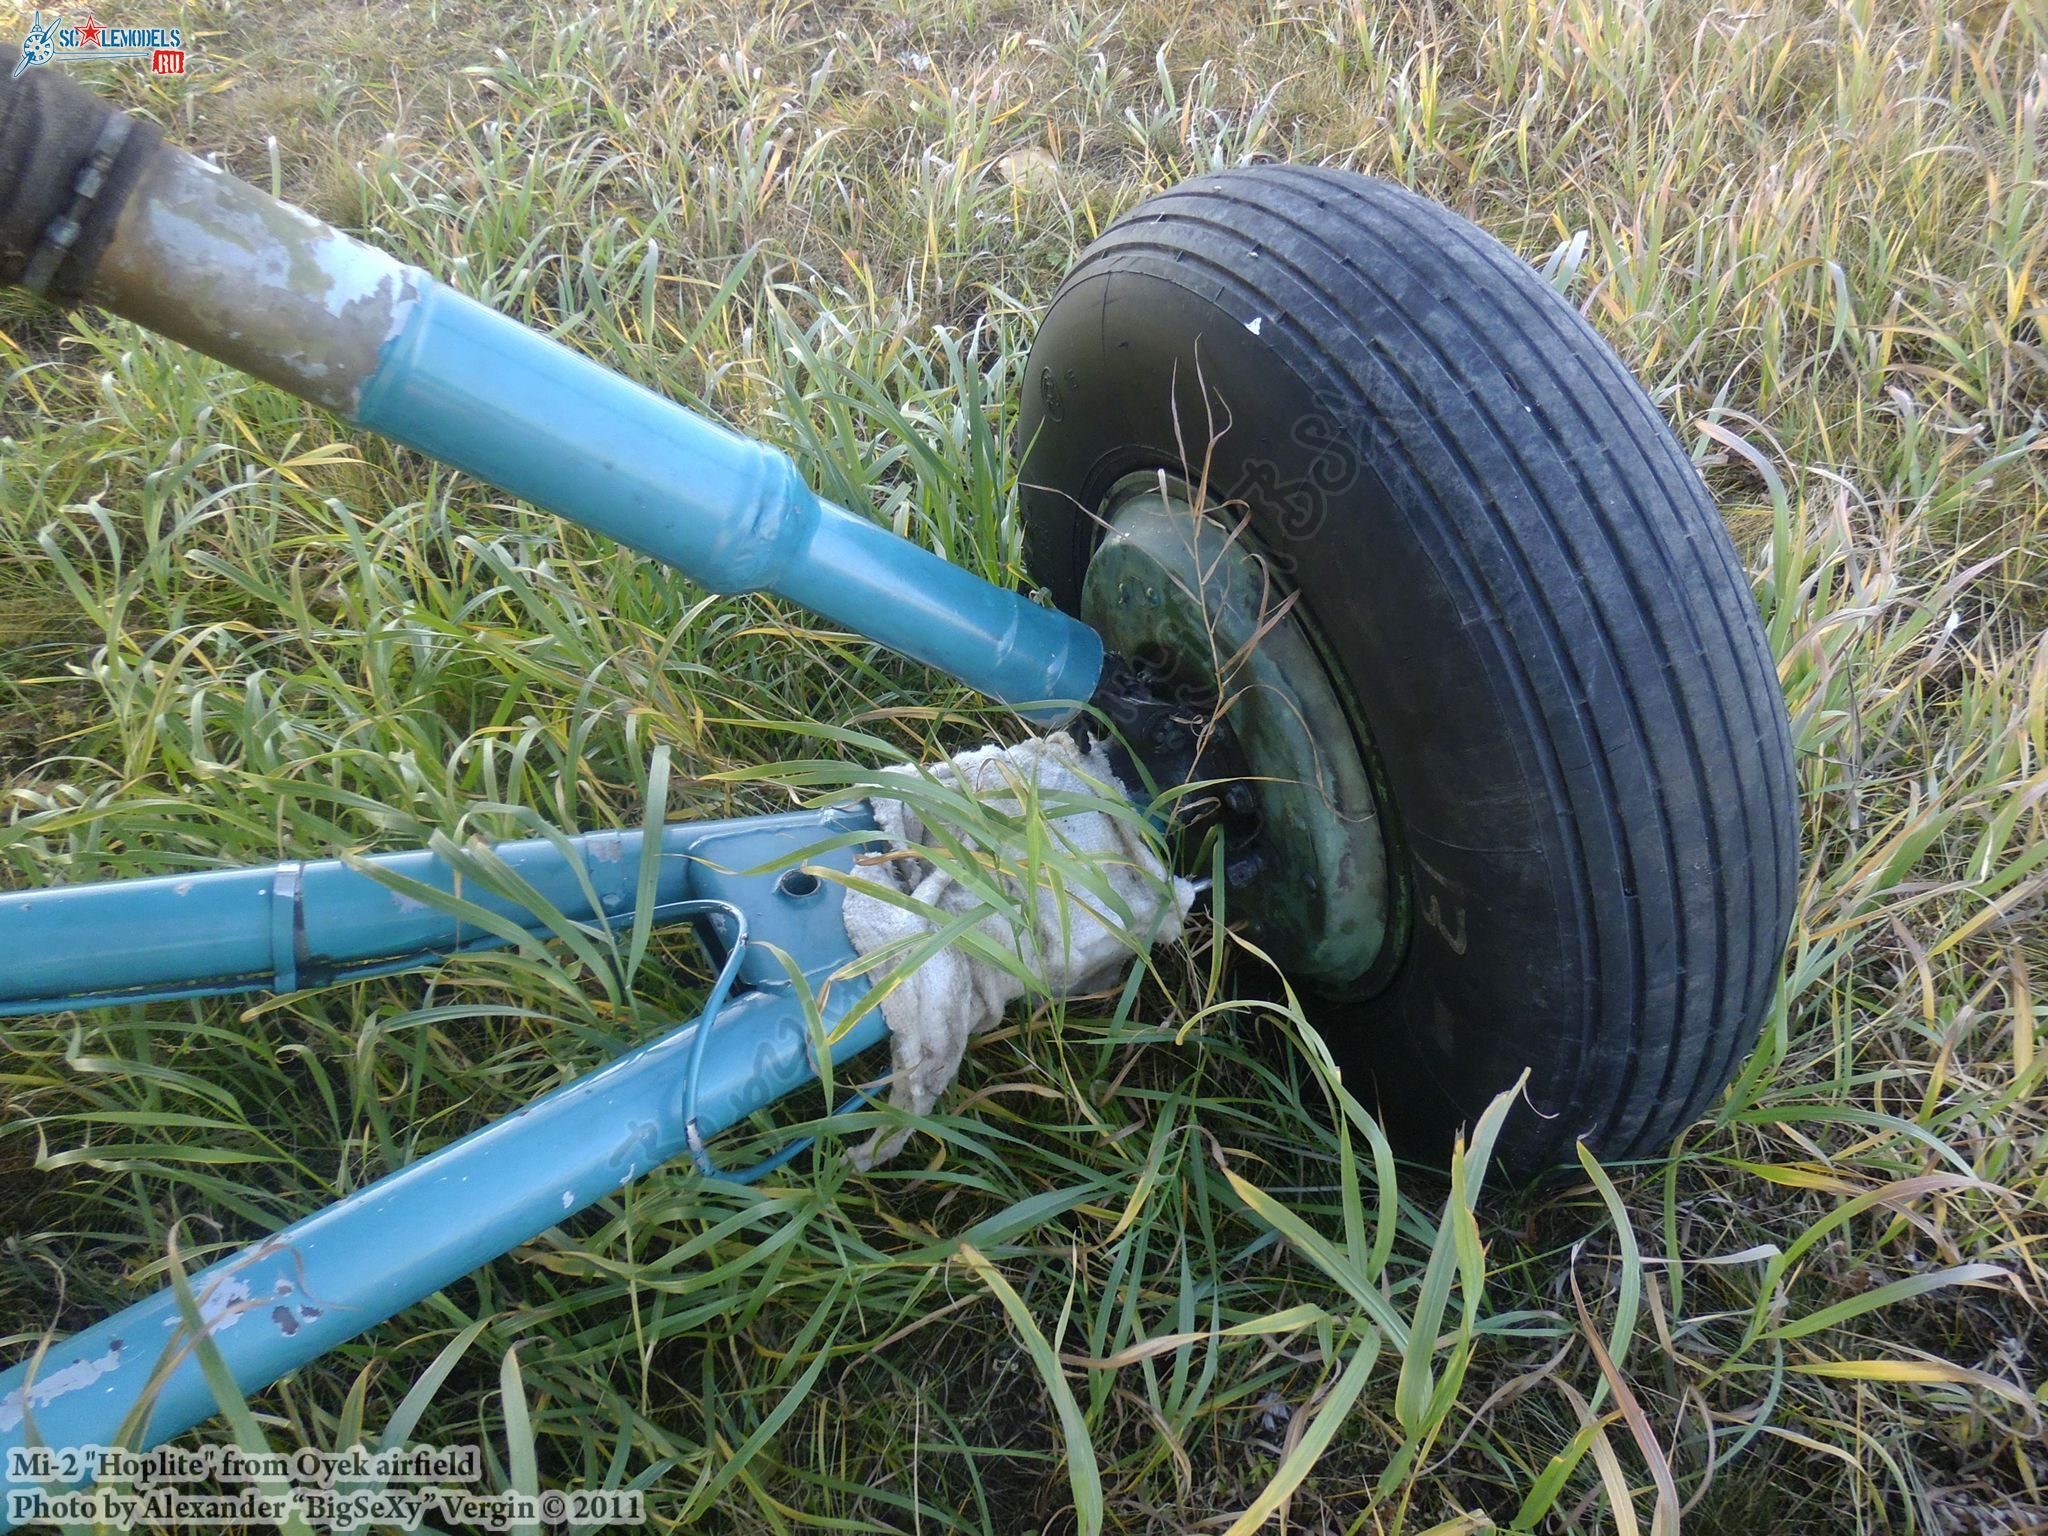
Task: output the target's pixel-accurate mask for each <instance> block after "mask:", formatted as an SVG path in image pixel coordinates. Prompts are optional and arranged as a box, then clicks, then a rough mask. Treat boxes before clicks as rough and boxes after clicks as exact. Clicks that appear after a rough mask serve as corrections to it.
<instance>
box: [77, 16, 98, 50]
mask: <svg viewBox="0 0 2048 1536" xmlns="http://www.w3.org/2000/svg"><path fill="white" fill-rule="evenodd" d="M99 45H100V24H99V23H98V22H96V21H94V20H93V19H92V13H91V12H89V11H88V12H87V13H86V17H85V25H84V26H82V27H80V28H79V29H78V46H79V47H81V48H97V47H99Z"/></svg>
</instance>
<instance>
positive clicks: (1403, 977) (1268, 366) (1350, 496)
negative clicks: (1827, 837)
mask: <svg viewBox="0 0 2048 1536" xmlns="http://www.w3.org/2000/svg"><path fill="white" fill-rule="evenodd" d="M1019 443H1020V447H1021V448H1022V450H1023V467H1022V479H1023V482H1024V490H1023V493H1022V501H1023V509H1024V516H1025V539H1026V555H1027V560H1028V562H1029V564H1030V567H1031V569H1032V570H1033V572H1034V573H1035V574H1036V576H1037V578H1038V579H1039V580H1041V581H1042V582H1044V583H1045V584H1046V585H1047V586H1048V587H1049V589H1050V591H1051V593H1052V595H1053V597H1054V599H1055V600H1056V601H1057V602H1058V603H1059V604H1060V606H1062V607H1063V608H1066V609H1067V610H1068V611H1070V612H1073V611H1076V610H1077V607H1078V604H1079V601H1080V596H1081V582H1082V576H1083V573H1084V572H1085V570H1086V568H1087V564H1088V559H1089V556H1090V553H1091V551H1092V549H1093V548H1094V546H1095V543H1096V541H1097V539H1098V538H1099V526H1098V522H1097V520H1096V518H1095V517H1094V515H1093V514H1094V509H1096V508H1098V507H1099V506H1100V505H1101V503H1102V500H1103V497H1104V494H1105V493H1106V492H1107V491H1108V490H1109V488H1110V486H1111V485H1113V484H1114V483H1115V482H1116V481H1117V480H1119V479H1120V478H1122V477H1123V476H1124V475H1126V474H1128V473H1131V472H1133V471H1135V470H1139V469H1148V468H1162V467H1163V468H1166V469H1168V470H1169V471H1172V472H1175V473H1183V472H1185V474H1186V478H1187V479H1188V480H1189V481H1190V482H1191V483H1192V482H1193V481H1194V480H1195V479H1196V478H1197V477H1198V476H1199V474H1200V473H1201V472H1202V469H1203V460H1204V458H1205V456H1206V459H1207V463H1206V474H1207V490H1206V496H1205V501H1206V504H1208V505H1210V506H1217V505H1221V504H1222V503H1225V502H1238V503H1242V505H1243V508H1247V509H1249V514H1250V517H1251V520H1252V527H1253V529H1254V531H1255V532H1256V533H1257V534H1258V536H1259V537H1260V538H1261V539H1262V540H1263V542H1264V544H1265V546H1266V548H1267V549H1268V550H1269V551H1270V552H1271V555H1272V558H1273V563H1274V565H1275V566H1276V568H1277V569H1278V571H1279V573H1280V575H1281V577H1282V579H1283V580H1284V581H1286V582H1288V583H1290V584H1291V585H1292V586H1293V587H1294V588H1295V589H1296V590H1297V591H1298V593H1299V594H1300V597H1301V600H1302V602H1303V603H1304V604H1305V606H1306V608H1307V611H1308V614H1309V616H1310V619H1311V621H1312V623H1313V625H1314V626H1315V628H1316V629H1317V630H1318V632H1319V633H1320V636H1321V638H1322V640H1323V643H1324V645H1325V648H1326V650H1327V651H1328V652H1329V653H1330V654H1331V656H1332V660H1333V665H1334V667H1335V668H1336V669H1337V670H1339V671H1340V672H1341V674H1342V682H1343V683H1344V684H1345V685H1347V686H1348V688H1349V690H1350V694H1351V698H1352V700H1353V701H1354V703H1355V704H1356V706H1357V709H1358V711H1359V713H1360V714H1362V716H1363V721H1364V725H1365V727H1366V730H1367V733H1368V734H1369V736H1370V740H1371V743H1372V747H1373V750H1374V751H1375V753H1376V754H1377V757H1378V759H1379V769H1380V774H1381V783H1382V786H1383V790H1384V795H1385V798H1386V801H1387V804H1386V805H1384V806H1383V807H1382V809H1383V811H1384V812H1385V813H1386V814H1387V815H1388V816H1389V817H1390V818H1391V822H1392V830H1393V833H1394V836H1393V844H1394V847H1393V850H1392V851H1393V853H1394V856H1395V859H1396V861H1397V870H1396V877H1397V879H1399V880H1400V881H1402V882H1404V883H1405V889H1406V891H1407V892H1408V896H1409V899H1410V903H1411V910H1412V913H1413V920H1412V921H1411V922H1409V923H1408V924H1407V925H1406V926H1407V934H1406V938H1405V942H1404V944H1403V947H1402V948H1401V950H1400V952H1399V953H1398V955H1396V956H1395V957H1394V958H1393V961H1392V963H1391V969H1390V970H1389V969H1387V968H1386V967H1384V966H1375V968H1374V971H1373V973H1372V974H1371V976H1370V977H1365V978H1359V979H1358V980H1357V981H1355V982H1353V983H1351V984H1348V985H1344V986H1338V987H1333V988H1328V989H1326V990H1325V992H1324V993H1323V994H1322V995H1320V996H1319V997H1318V998H1317V999H1316V1001H1315V1010H1316V1011H1315V1015H1314V1017H1315V1021H1316V1023H1317V1025H1318V1027H1319V1029H1320V1030H1321V1031H1322V1032H1323V1034H1324V1035H1325V1038H1326V1039H1327V1040H1328V1042H1329V1044H1330V1045H1331V1047H1332V1050H1333V1052H1334V1053H1335V1054H1336V1056H1337V1058H1338V1060H1339V1063H1340V1065H1342V1066H1343V1067H1344V1070H1345V1075H1346V1081H1347V1083H1350V1084H1351V1085H1352V1086H1353V1087H1354V1091H1356V1090H1357V1089H1359V1087H1360V1086H1361V1085H1363V1087H1364V1090H1365V1091H1364V1093H1362V1095H1361V1096H1362V1097H1364V1098H1365V1101H1366V1102H1367V1103H1368V1104H1372V1103H1374V1102H1375V1100H1376V1101H1377V1104H1378V1107H1379V1111H1380V1113H1381V1115H1382V1117H1383V1119H1384V1121H1385V1123H1387V1125H1388V1127H1389V1129H1390V1130H1391V1131H1392V1132H1393V1133H1394V1134H1395V1135H1396V1137H1397V1141H1398V1144H1400V1145H1401V1146H1402V1147H1403V1149H1404V1150H1405V1151H1407V1152H1408V1153H1410V1154H1412V1155H1418V1156H1423V1157H1427V1158H1430V1159H1432V1160H1435V1161H1438V1162H1441V1161H1442V1159H1443V1157H1444V1156H1445V1155H1446V1153H1447V1151H1448V1149H1449V1146H1450V1141H1451V1133H1452V1131H1453V1130H1454V1129H1455V1128H1456V1127H1459V1126H1461V1125H1469V1124H1470V1123H1471V1121H1472V1120H1473V1118H1474V1117H1475V1116H1476V1115H1477V1114H1478V1112H1479V1111H1480V1110H1482V1109H1483V1108H1484V1107H1485V1106H1486V1104H1487V1103H1488V1102H1489V1100H1490V1099H1491V1098H1492V1097H1493V1096H1494V1095H1495V1094H1496V1093H1497V1092H1499V1091H1500V1090H1501V1089H1503V1088H1506V1087H1508V1086H1509V1085H1511V1084H1512V1083H1513V1082H1514V1081H1515V1079H1516V1078H1517V1077H1518V1076H1519V1075H1520V1074H1521V1073H1522V1071H1523V1070H1524V1069H1525V1068H1527V1069H1528V1070H1529V1071H1530V1073H1531V1078H1530V1088H1529V1096H1530V1103H1531V1106H1533V1110H1534V1111H1535V1112H1532V1111H1531V1108H1529V1107H1524V1108H1518V1109H1517V1110H1516V1111H1515V1113H1514V1114H1513V1115H1512V1116H1511V1117H1510V1119H1509V1122H1508V1125H1507V1128H1506V1130H1505V1132H1504V1134H1503V1137H1502V1141H1501V1143H1500V1152H1499V1155H1500V1157H1501V1159H1502V1161H1503V1162H1504V1163H1505V1164H1506V1165H1507V1166H1508V1167H1509V1168H1510V1169H1512V1170H1515V1171H1518V1172H1520V1173H1524V1174H1530V1173H1535V1172H1539V1171H1541V1170H1544V1169H1547V1168H1552V1167H1556V1166H1559V1165H1562V1164H1565V1163H1568V1162H1569V1161H1571V1160H1572V1158H1573V1156H1574V1152H1573V1143H1574V1141H1575V1140H1576V1139H1578V1138H1581V1137H1583V1138H1584V1139H1585V1140H1586V1141H1587V1142H1588V1143H1589V1144H1590V1145H1591V1146H1592V1147H1593V1149H1594V1150H1595V1151H1596V1152H1597V1153H1598V1154H1600V1155H1601V1156H1602V1157H1605V1158H1630V1157H1638V1156H1646V1155H1653V1154H1657V1153H1660V1152H1662V1151H1663V1150H1665V1149H1667V1148H1668V1147H1669V1146H1670V1144H1671V1143H1672V1141H1673V1140H1674V1139H1675V1138H1676V1137H1677V1135H1678V1134H1679V1132H1680V1131H1681V1130H1683V1129H1684V1127H1685V1126H1687V1125H1688V1124H1690V1123H1691V1122H1692V1121H1694V1120H1696V1119H1698V1118H1699V1117H1700V1116H1701V1115H1702V1114H1703V1113H1705V1112H1706V1111H1707V1110H1708V1109H1709V1108H1710V1107H1711V1105H1712V1104H1713V1102H1714V1101H1715V1099H1716V1097H1717V1096H1718V1095H1719V1094H1720V1093H1721V1091H1722V1090H1723V1089H1724V1088H1725V1086H1726V1085H1727V1083H1728V1082H1729V1080H1730V1078H1731V1077H1732V1076H1733V1074H1734V1072H1735V1069H1736V1067H1737V1066H1738V1065H1739V1064H1740V1062H1741V1061H1742V1059H1743V1058H1744V1057H1745V1056H1746V1055H1747V1053H1748V1051H1749V1050H1750V1048H1751V1047H1752V1046H1753V1045H1754V1042H1755V1039H1756V1034H1757V1029H1758V1025H1759V1022H1760V1020H1761V1018H1762V1016H1763V1014H1764V1011H1765V1009H1766V1008H1767V1006H1768V1005H1769V1003H1770V1000H1771V997H1772V994H1773V990H1774V987H1775V984H1776V981H1777V977H1778V973H1779V967H1780V961H1781V959H1782V955H1783V950H1784V943H1785V936H1786V932H1787V929H1788V927H1789V924H1790V921H1791V915H1792V903H1793V895H1794V885H1795V880H1796V877H1797V871H1798V835H1797V827H1796V823H1795V809H1796V806H1795V795H1796V791H1795V785H1794V779H1793V767H1792V756H1791V742H1790V733H1789V730H1788V726H1787V722H1786V718H1785V706H1784V700H1783V696H1782V694H1781V693H1780V691H1779V688H1778V684H1777V674H1776V670H1775V668H1774V667H1773V665H1772V659H1771V654H1770V650H1769V647H1768V644H1767V643H1766V640H1765V637H1764V634H1763V630H1762V626H1761V624H1760V623H1759V620H1758V616H1757V612H1756V609H1755V606H1754V604H1753V602H1752V599H1751V597H1750V593H1749V588H1748V584H1747V581H1746V579H1745V577H1744V575H1743V571H1742V568H1741V566H1740V564H1739V562H1738V560H1737V559H1736V555H1735V551H1734V549H1733V548H1732V547H1731V545H1730V543H1729V541H1728V536H1727V533H1726V531H1725V529H1724V528H1723V527H1722V524H1721V521H1720V518H1719V516H1718V515H1717V513H1716V511H1715V508H1714V505H1713V503H1712V501H1711V500H1710V499H1709V497H1708V495H1707V492H1706V488H1705V486H1704V485H1703V484H1702V483H1701V481H1700V478H1699V475H1698V474H1697V473H1696V472H1695V470H1694V469H1693V466H1692V464H1691V462H1690V461H1689V460H1688V458H1687V457H1686V454H1685V452H1684V451H1683V449H1682V448H1681V447H1680V446H1679V444H1678V442H1677V441H1676V439H1675V438H1674V437H1673V436H1672V434H1671V431H1670V429H1669V428H1668V427H1667V426H1666V425H1665V423H1664V421H1663V420H1662V418H1661V417H1660V416H1659V415H1658V413H1657V411H1656V409H1655V407H1654V406H1653V405H1652V403H1651V402H1650V400H1649V399H1648V398H1647V396H1645V394H1644V393H1643V391H1642V390H1641V388H1640V387H1639V386H1638V385H1637V384H1636V382H1635V381H1634V379H1633V378H1631V377H1630V375H1629V374H1628V372H1627V370H1626V369H1625V368H1624V367H1623V366H1622V364H1621V363H1620V361H1619V360H1618V359H1617V358H1616V357H1615V355H1614V353H1613V352H1612V351H1611V350H1610V349H1609V348H1608V347H1607V346H1606V344H1605V343H1603V342H1602V341H1601V340H1600V338H1599V337H1598V336H1597V335H1595V333H1594V332H1593V330H1592V329H1591V327H1589V326H1588V325H1587V324H1586V323H1585V321H1584V320H1583V319H1582V318H1581V317H1580V316H1579V315H1578V313H1577V312H1576V311H1575V310H1573V309H1572V308H1571V306H1570V305H1568V304H1567V303H1565V302H1564V301H1563V300H1562V299H1561V298H1560V297H1559V295H1558V294H1557V293H1556V292H1555V291H1554V290H1553V289H1552V288H1551V287H1550V286H1549V284H1547V283H1546V282H1545V281H1544V280H1543V279H1542V278H1541V277H1540V276H1539V275H1538V274H1537V273H1536V272H1534V271H1533V270H1532V269H1531V268H1530V267H1529V266H1528V265H1526V264H1525V263H1523V262H1521V261H1519V260H1517V259H1516V258H1515V257H1514V256H1513V255H1512V254H1511V253H1510V252H1508V251H1507V250H1506V249H1505V248H1504V247H1502V246H1501V245H1500V244H1498V243H1497V242H1496V241H1494V240H1493V239H1492V238H1490V237H1489V236H1488V235H1486V234H1485V233H1483V232H1482V231H1481V230H1479V229H1478V228H1476V227H1475V226H1473V225H1472V224H1470V223H1467V222H1466V221H1465V220H1463V219H1461V218H1459V217H1457V216H1456V215H1454V214H1452V213H1450V212H1449V211H1448V210H1446V209H1443V208H1441V207H1438V206H1437V205H1435V204H1433V203H1430V202H1428V201H1426V200H1424V199H1422V198H1420V197H1417V196H1415V195H1413V194H1411V193H1409V192H1406V191H1404V190H1402V189H1401V188H1398V187H1395V186H1392V185H1389V184H1387V183H1384V182H1379V181H1373V180H1369V179H1367V178H1364V177H1360V176H1356V175H1351V174H1347V173H1342V172H1336V171H1330V170H1318V169H1308V168H1305V167H1294V166H1279V165H1269V166H1259V167H1256V168H1251V169H1246V170H1238V171H1230V172H1225V173H1223V174H1220V175H1213V176H1205V177H1201V178H1199V179H1196V180H1193V181H1189V182H1187V183H1185V184H1183V185H1181V186H1178V187H1175V188H1173V189H1172V190H1170V191H1168V192H1166V193H1164V194H1162V195H1160V196H1158V197H1155V198H1153V199H1151V200H1150V201H1148V202H1146V203H1144V204H1143V205H1141V206H1140V207H1139V208H1137V209H1136V210H1135V211H1133V212H1132V213H1130V214H1129V215H1128V216H1126V217H1125V218H1123V219H1122V220H1120V221H1119V222H1118V223H1116V224H1115V225H1114V226H1112V228H1111V229H1110V230H1109V231H1108V232H1107V233H1106V234H1104V235H1103V237H1102V238H1101V239H1100V240H1099V241H1097V242H1096V243H1095V244H1094V245H1093V246H1091V247H1090V248H1089V249H1088V250H1087V251H1086V252H1085V253H1084V254H1083V256H1082V257H1081V260H1080V261H1079V263H1078V264H1077V265H1076V266H1075V267H1074V269H1073V271H1072V272H1071V273H1070V274H1069V275H1068V277H1067V279H1066V281H1065V282H1064V283H1063V284H1062V285H1061V287H1060V289H1059V292H1058V294H1057V296H1056V297H1055V298H1054V301H1053V304H1052V307H1051V310H1050V312H1049V313H1048V314H1047V316H1046V318H1045V321H1044V323H1043V325H1042V326H1041V328H1040V330H1039V332H1038V335H1037V338H1036V341H1035V342H1034V345H1033V348H1032V353H1031V360H1030V365H1029V370H1028V373H1027V380H1026V386H1025V390H1024V401H1023V406H1022V415H1021V422H1020V428H1019Z"/></svg>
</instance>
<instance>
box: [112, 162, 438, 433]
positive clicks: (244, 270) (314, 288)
mask: <svg viewBox="0 0 2048 1536" xmlns="http://www.w3.org/2000/svg"><path fill="white" fill-rule="evenodd" d="M430 281H431V279H429V278H428V277H427V276H426V274H425V273H423V272H421V271H419V270H418V269H417V268H414V267H409V266H407V265H406V264H405V263H403V262H401V261H398V260H397V259H395V258H393V257H391V256H387V255H386V254H384V252H382V251H379V250H376V249H374V248H372V247H370V246H367V245H365V244H363V243H362V242H361V241H360V240H355V239H351V238H350V237H349V236H347V235H344V234H342V233H341V232H340V231H339V230H336V229H332V228H330V227H329V226H327V225H325V224H323V223H321V222H320V221H319V220H318V219H316V218H314V217H313V216H312V215H311V214H309V213H305V212H303V211H301V210H300V209H297V208H294V207H292V206H290V205H289V204H287V203H282V202H279V201H278V200H277V199H276V198H274V197H270V196H268V195H267V194H265V193H263V192H260V191H258V190H257V189H256V188H254V187H252V186H250V185H249V184H248V183H246V182H244V181H241V180H239V179H237V178H236V177H233V176H230V175H227V174H226V173H225V172H223V171H221V170H220V169H219V168H218V167H216V166H213V165H209V164H208V163H207V162H206V161H204V160H201V159H200V158H198V157H197V156H196V155H191V154H187V153H186V152H185V151H183V150H179V149H170V148H166V149H163V150H162V151H160V152H159V153H158V155H157V158H156V160H155V162H154V164H153V165H152V167H151V169H150V171H149V175H148V180H147V181H146V182H145V183H144V185H143V186H142V187H141V188H140V189H138V192H137V194H136V195H135V196H132V197H131V198H129V200H128V202H127V204H126V206H125V207H124V208H123V210H122V213H121V220H120V224H119V225H118V226H117V229H116V232H115V237H114V239H113V240H112V241H111V242H109V244H108V246H107V249H106V252H105V253H104V255H103V256H102V257H101V258H100V265H99V269H98V272H97V273H96V275H95V278H94V285H93V290H92V297H93V298H94V299H95V300H97V301H98V302H100V303H102V304H104V305H106V307H107V308H109V309H111V310H113V311H114V312H115V313H116V314H120V315H125V316H126V317H127V318H129V319H130V320H134V321H136V322H137V323H139V324H141V325H146V326H148V327H149V328H150V329H151V330H153V331H158V332H161V333H162V334H163V335H166V336H169V337H172V338H173V339H174V340H177V341H182V342H184V343H185V344H186V345H188V346H191V347H194V348H197V349H198V350H199V351H202V352H206V353H209V354H210V355H212V356H214V357H218V358H220V359H221V360H222V361H223V362H227V363H232V364H233V365H234V366H235V367H237V368H240V369H242V370H243V371H245V372H247V373H252V374H254V375H255V376H256V377H258V378H260V379H265V380H267V381H269V382H270V383H272V384H276V385H278V386H279V387H280V388H283V389H287V390H290V391H291V392H292V393H293V394H295V395H299V396H302V397H303V398H305V399H308V400H311V401H313V402H314V403H315V404H317V405H324V406H328V407H330V408H331V409H333V410H337V411H342V412H346V413H349V414H353V413H354V411H355V409H356V407H357V405H358V403H359V402H360V400H361V398H362V389H363V384H364V382H365V381H366V380H367V379H368V378H369V377H370V375H371V374H372V373H373V372H375V371H376V368H377V363H378V359H379V356H380V355H381V353H382V351H383V348H384V345H385V344H386V343H387V342H389V341H390V340H391V339H392V338H393V337H395V336H397V335H398V334H399V333H400V332H402V331H403V330H404V329H405V325H406V322H407V320H408V319H410V317H411V315H412V311H413V308H414V306H415V305H416V304H417V303H418V302H419V297H420V294H421V293H422V291H423V290H424V289H425V287H426V285H427V284H428V283H429V282H430Z"/></svg>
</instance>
